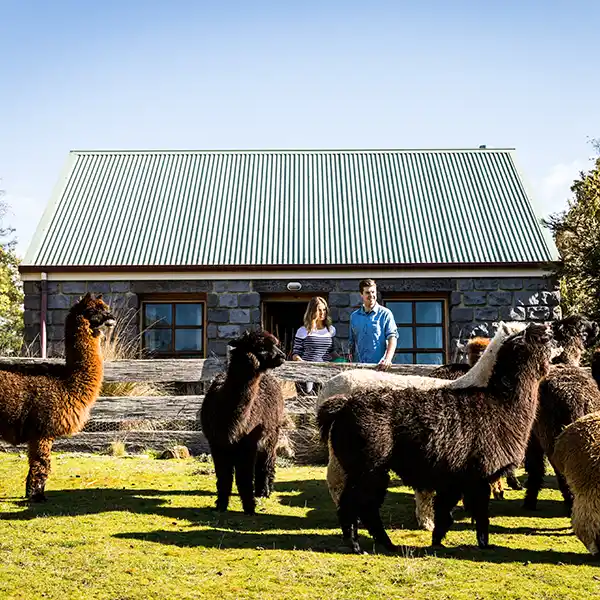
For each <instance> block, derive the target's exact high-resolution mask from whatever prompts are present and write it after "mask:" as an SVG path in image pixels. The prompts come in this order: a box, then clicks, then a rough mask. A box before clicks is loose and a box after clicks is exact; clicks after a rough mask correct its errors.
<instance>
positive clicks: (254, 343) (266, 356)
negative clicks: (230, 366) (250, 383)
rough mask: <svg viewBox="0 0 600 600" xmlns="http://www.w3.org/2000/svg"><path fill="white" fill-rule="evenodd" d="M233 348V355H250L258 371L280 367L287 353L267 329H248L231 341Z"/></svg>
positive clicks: (233, 356)
mask: <svg viewBox="0 0 600 600" xmlns="http://www.w3.org/2000/svg"><path fill="white" fill-rule="evenodd" d="M229 345H230V346H231V347H232V348H233V350H232V351H231V357H232V358H235V357H238V356H240V357H241V356H247V357H250V358H251V360H252V362H253V363H254V367H255V369H256V370H257V371H266V370H267V369H274V368H276V367H280V366H281V365H282V364H283V363H284V362H285V354H284V353H283V351H282V350H281V349H280V348H279V340H278V339H277V338H276V337H275V336H274V335H271V334H270V333H268V332H267V331H246V332H245V333H244V334H243V335H242V336H241V337H239V338H237V339H235V340H232V341H231V342H229Z"/></svg>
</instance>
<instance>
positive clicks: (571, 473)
mask: <svg viewBox="0 0 600 600" xmlns="http://www.w3.org/2000/svg"><path fill="white" fill-rule="evenodd" d="M554 462H555V464H556V466H557V467H558V469H559V470H560V472H561V473H562V474H563V475H564V477H565V480H566V482H567V484H568V486H569V489H570V490H571V493H572V494H573V512H572V514H571V525H572V526H573V531H574V532H575V535H576V536H577V537H578V538H579V539H580V540H581V541H582V542H583V544H584V546H585V547H586V548H587V549H588V551H589V552H590V553H591V554H593V555H594V556H595V557H597V558H600V412H595V413H591V414H589V415H585V416H584V417H581V418H580V419H578V420H577V421H575V422H574V423H572V424H571V425H569V426H568V427H567V428H566V429H565V430H564V431H563V432H562V433H561V434H560V435H559V436H558V438H557V439H556V443H555V445H554Z"/></svg>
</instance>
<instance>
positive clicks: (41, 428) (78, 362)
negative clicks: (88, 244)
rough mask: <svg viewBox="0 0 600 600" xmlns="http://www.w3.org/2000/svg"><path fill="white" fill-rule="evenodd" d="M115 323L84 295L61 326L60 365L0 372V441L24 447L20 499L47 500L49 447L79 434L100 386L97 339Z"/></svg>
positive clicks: (106, 309) (98, 303)
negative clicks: (62, 357) (22, 494)
mask: <svg viewBox="0 0 600 600" xmlns="http://www.w3.org/2000/svg"><path fill="white" fill-rule="evenodd" d="M114 325H115V318H114V317H113V315H112V314H111V313H110V309H109V307H108V306H107V305H106V304H105V303H104V301H103V300H102V295H98V296H96V297H94V296H92V295H91V294H90V293H87V294H86V295H85V296H84V297H83V298H81V299H80V300H79V302H77V303H76V304H75V305H74V306H73V307H72V308H71V310H70V311H69V314H68V315H67V318H66V322H65V353H66V358H65V363H64V364H50V365H2V366H0V399H1V400H0V437H1V438H2V439H3V440H5V441H7V442H8V443H10V444H14V445H17V444H22V443H25V442H26V443H27V444H28V454H29V473H28V475H27V482H26V486H25V495H26V497H27V498H29V499H30V500H32V501H34V502H40V501H44V500H45V499H46V497H45V494H44V490H45V486H46V480H47V479H48V475H49V474H50V463H51V459H50V452H51V450H52V443H53V441H54V440H55V439H56V438H58V437H62V436H67V435H72V434H73V433H77V432H78V431H81V430H82V429H83V427H84V425H85V423H86V421H87V419H88V417H89V413H90V409H91V407H92V405H93V404H94V402H95V401H96V398H97V397H98V394H99V393H100V387H101V385H102V377H103V364H102V352H101V349H100V336H101V334H102V332H103V329H104V328H105V327H108V328H110V327H113V326H114Z"/></svg>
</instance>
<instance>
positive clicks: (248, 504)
mask: <svg viewBox="0 0 600 600" xmlns="http://www.w3.org/2000/svg"><path fill="white" fill-rule="evenodd" d="M255 464H256V442H254V441H252V442H246V443H244V442H240V443H239V444H238V446H237V448H236V453H235V483H236V485H237V489H238V493H239V495H240V499H241V500H242V508H243V509H244V512H245V513H246V514H247V515H253V514H254V513H255V512H256V500H255V499H254V468H255Z"/></svg>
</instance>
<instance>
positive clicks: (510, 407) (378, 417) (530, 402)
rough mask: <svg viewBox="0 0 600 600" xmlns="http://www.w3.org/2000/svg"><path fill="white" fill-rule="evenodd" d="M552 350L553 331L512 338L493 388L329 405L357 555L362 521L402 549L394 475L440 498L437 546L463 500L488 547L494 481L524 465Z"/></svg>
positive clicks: (368, 396)
mask: <svg viewBox="0 0 600 600" xmlns="http://www.w3.org/2000/svg"><path fill="white" fill-rule="evenodd" d="M550 342H551V335H550V333H549V331H548V329H547V328H546V327H545V326H544V325H529V326H528V327H527V329H525V330H524V331H522V332H520V333H517V334H514V335H513V336H511V337H509V338H508V339H507V340H506V341H505V342H504V344H503V345H502V347H501V348H500V350H499V352H498V357H497V361H496V364H495V366H494V369H493V372H492V375H491V377H490V380H489V383H488V386H487V388H465V389H455V390H451V389H447V388H439V389H433V390H416V389H400V390H377V391H376V392H358V393H355V394H352V395H350V396H349V397H345V396H334V397H333V398H331V399H330V400H328V401H326V402H325V403H324V404H323V405H322V406H321V408H320V410H319V413H318V422H319V427H320V430H321V436H322V438H323V440H324V441H329V444H330V452H332V453H333V454H334V456H335V457H336V459H337V460H338V461H339V463H340V465H341V468H342V469H343V471H344V473H345V482H344V486H343V490H342V493H341V496H340V500H339V505H338V517H339V520H340V525H341V527H342V532H343V536H344V539H345V541H346V542H347V543H348V545H349V546H350V548H351V549H352V550H353V551H354V552H357V553H358V552H361V549H360V546H359V544H358V520H359V519H360V521H361V522H362V523H363V525H365V527H366V528H367V529H368V531H369V533H370V534H371V535H372V536H373V538H374V539H375V541H376V542H378V543H380V544H383V546H384V547H385V548H387V549H389V550H393V549H395V546H394V544H393V543H392V542H391V540H390V538H389V536H388V535H387V533H386V531H385V529H384V526H383V523H382V521H381V516H380V514H379V509H380V507H381V504H382V503H383V500H384V497H385V494H386V491H387V486H388V482H389V475H388V472H389V470H390V469H392V470H394V471H395V472H396V473H397V474H398V476H399V477H400V478H401V479H402V480H403V481H404V483H405V484H406V485H408V486H411V487H413V488H415V489H426V490H435V492H436V496H435V501H434V513H435V516H434V521H435V527H434V531H433V538H432V543H433V544H434V545H441V543H442V540H443V539H444V537H445V535H446V533H447V532H448V530H449V529H450V527H451V525H452V523H453V519H452V509H453V508H454V506H455V505H456V504H457V502H458V501H459V499H460V498H461V496H463V497H464V502H465V507H466V508H467V509H468V510H469V512H470V513H471V515H472V516H473V518H474V520H475V527H476V531H477V542H478V544H479V546H480V547H482V548H485V547H487V546H488V544H489V533H488V529H489V516H488V504H489V496H490V482H491V481H493V480H494V479H496V478H498V477H499V476H501V475H503V474H504V473H506V471H508V470H509V469H510V468H511V467H513V466H514V465H517V464H520V463H521V461H522V460H523V457H524V455H525V449H526V446H527V440H528V438H529V434H530V432H531V427H532V425H533V420H534V418H535V413H536V409H537V399H538V386H539V381H540V380H541V379H542V378H543V377H544V376H545V375H546V374H547V373H548V369H549V366H550V354H551V352H550Z"/></svg>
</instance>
